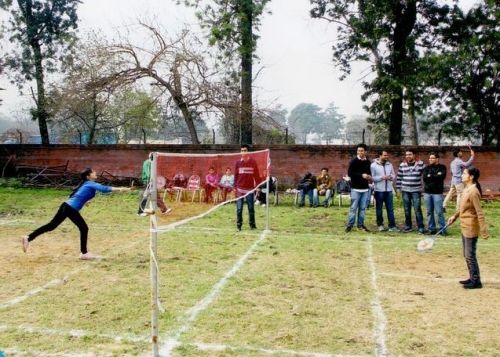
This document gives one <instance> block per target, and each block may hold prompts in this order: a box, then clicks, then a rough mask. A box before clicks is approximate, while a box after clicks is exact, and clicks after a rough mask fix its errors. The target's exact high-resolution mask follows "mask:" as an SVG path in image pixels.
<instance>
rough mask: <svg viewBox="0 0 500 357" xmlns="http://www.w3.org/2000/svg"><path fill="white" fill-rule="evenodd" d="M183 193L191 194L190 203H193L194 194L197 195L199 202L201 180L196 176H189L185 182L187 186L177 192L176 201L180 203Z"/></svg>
mask: <svg viewBox="0 0 500 357" xmlns="http://www.w3.org/2000/svg"><path fill="white" fill-rule="evenodd" d="M183 192H192V193H193V195H192V197H191V202H194V198H195V197H196V193H198V197H199V199H200V202H201V179H200V176H198V175H191V176H190V177H189V180H188V181H187V185H186V187H185V188H182V189H181V190H179V193H178V195H177V201H180V199H181V196H182V193H183Z"/></svg>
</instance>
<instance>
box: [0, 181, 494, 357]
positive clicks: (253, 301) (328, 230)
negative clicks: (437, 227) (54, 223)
mask: <svg viewBox="0 0 500 357" xmlns="http://www.w3.org/2000/svg"><path fill="white" fill-rule="evenodd" d="M67 195H68V191H64V190H34V189H12V188H0V246H1V249H0V281H1V289H0V351H1V352H2V353H3V354H4V355H5V356H125V355H127V356H136V355H145V356H147V355H151V344H150V337H149V336H150V329H151V327H150V320H151V308H150V283H149V272H150V267H149V260H150V257H149V220H148V219H147V218H142V217H138V216H136V215H135V212H136V207H137V203H138V198H137V196H136V195H134V194H114V195H107V196H103V195H101V196H98V197H96V198H95V199H94V200H93V201H92V203H91V205H90V206H89V207H86V208H84V210H83V211H82V214H83V216H84V218H85V219H86V220H87V223H88V225H89V227H90V233H89V249H90V251H91V252H93V253H95V254H98V255H102V256H103V257H104V258H103V259H102V260H98V261H93V262H83V261H80V260H79V259H78V253H79V252H78V248H79V243H78V230H77V228H76V227H75V226H73V225H72V223H71V222H65V223H63V224H62V225H61V226H60V227H59V228H58V229H57V230H55V231H53V232H50V233H48V234H46V235H45V236H41V237H39V238H38V239H37V240H36V241H35V242H33V243H32V245H31V246H30V251H29V252H28V254H24V253H23V252H22V251H21V245H20V237H21V236H22V235H25V234H27V233H29V232H30V231H31V230H33V229H34V228H36V227H38V226H39V225H41V224H44V223H46V222H47V221H48V220H50V218H52V216H53V214H54V213H55V211H56V209H57V208H58V206H59V205H60V203H61V202H62V201H63V200H64V199H65V197H66V196H67ZM282 201H283V202H281V203H280V205H278V206H276V207H274V206H272V207H271V208H270V214H271V230H270V231H264V230H262V228H263V227H264V221H265V216H264V212H265V210H264V208H262V207H256V211H257V225H258V228H259V229H258V230H256V231H250V230H248V225H246V224H245V225H244V230H243V231H242V232H237V231H236V229H235V206H234V205H233V204H230V205H227V206H225V207H223V208H221V209H220V210H218V211H216V212H214V213H213V214H211V215H209V216H207V217H205V218H202V219H199V220H195V221H193V222H191V223H188V224H186V225H183V226H181V227H178V228H177V229H175V230H170V231H167V232H165V233H162V234H160V235H159V239H158V263H159V266H160V300H161V304H162V306H163V308H164V309H165V312H164V313H163V314H162V315H161V316H160V346H161V350H162V354H164V355H166V354H169V353H170V352H171V354H172V355H174V356H263V355H273V356H372V355H380V356H383V355H392V356H408V355H414V356H498V354H499V351H500V334H499V333H498V321H500V310H499V309H498V307H499V306H500V259H498V256H499V255H500V242H499V241H498V239H497V238H498V237H499V235H500V227H499V223H498V222H500V202H493V203H484V205H483V207H484V208H485V210H486V219H487V222H488V225H489V227H490V233H491V236H492V238H491V239H490V240H488V241H483V240H481V241H480V242H479V244H478V259H479V264H480V267H481V273H482V278H483V285H484V288H483V289H481V290H472V291H466V290H464V289H462V287H461V286H460V284H458V282H457V281H458V280H459V279H462V278H464V277H466V275H467V270H466V266H465V262H464V259H463V257H462V250H461V241H460V235H459V229H458V225H455V226H453V227H452V228H451V229H450V231H449V232H450V233H451V234H450V236H448V237H445V238H438V241H437V243H436V245H435V247H434V249H433V250H432V251H430V252H426V253H423V254H422V253H417V252H416V249H415V247H416V244H417V242H418V241H419V240H420V239H422V236H419V235H417V234H411V233H410V234H402V233H390V234H388V233H386V232H384V233H378V232H377V233H363V232H358V231H356V230H354V231H353V232H351V233H349V234H345V233H344V221H345V219H346V215H347V207H345V206H344V207H341V208H339V207H338V206H336V207H330V208H328V209H325V208H316V209H311V208H300V209H299V208H297V207H294V206H293V205H292V203H291V198H289V197H286V198H284V197H283V200H282ZM169 204H171V205H173V204H172V203H169ZM396 206H397V207H398V208H397V215H396V217H397V218H398V219H399V220H398V223H400V222H401V221H402V217H403V214H402V209H401V204H400V202H397V203H396ZM173 208H174V211H173V214H172V215H170V216H167V217H160V218H159V220H160V223H161V225H167V224H169V223H172V222H174V221H176V220H179V219H181V218H185V217H186V216H189V215H194V214H197V213H201V212H202V211H203V210H206V209H207V206H206V205H205V204H194V205H193V204H186V203H182V204H175V205H173ZM367 212H368V213H367V223H368V224H367V225H368V227H369V228H372V229H373V230H375V228H376V227H375V224H374V222H375V217H374V215H375V212H374V209H373V208H371V209H369V210H368V211H367ZM424 213H425V212H424ZM244 219H245V223H247V212H246V208H245V211H244ZM0 355H1V353H0Z"/></svg>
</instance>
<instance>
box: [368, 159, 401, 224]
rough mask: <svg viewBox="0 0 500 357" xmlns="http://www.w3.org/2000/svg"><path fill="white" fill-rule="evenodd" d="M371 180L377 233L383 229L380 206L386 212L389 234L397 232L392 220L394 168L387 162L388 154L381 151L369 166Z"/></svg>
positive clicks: (394, 222)
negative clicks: (373, 191)
mask: <svg viewBox="0 0 500 357" xmlns="http://www.w3.org/2000/svg"><path fill="white" fill-rule="evenodd" d="M370 169H371V173H372V180H373V183H374V190H375V211H376V214H377V226H378V231H379V232H382V231H384V230H385V228H384V217H383V214H382V206H383V205H385V209H386V211H387V220H388V221H389V222H388V224H389V226H388V227H389V232H398V231H399V229H398V228H397V227H396V221H395V219H394V203H393V195H392V191H393V185H392V182H393V181H394V179H395V178H396V173H395V172H394V167H393V166H392V164H391V163H390V162H389V154H388V153H387V151H385V150H382V151H379V153H378V159H375V160H374V161H373V163H372V164H371V166H370Z"/></svg>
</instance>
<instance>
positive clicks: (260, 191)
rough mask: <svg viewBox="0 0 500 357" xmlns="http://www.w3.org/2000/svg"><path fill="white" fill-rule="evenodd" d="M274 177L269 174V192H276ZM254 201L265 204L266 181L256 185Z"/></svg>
mask: <svg viewBox="0 0 500 357" xmlns="http://www.w3.org/2000/svg"><path fill="white" fill-rule="evenodd" d="M276 181H277V179H276V177H274V176H269V192H270V193H274V192H276ZM256 193H257V194H256V203H257V204H258V205H259V204H261V205H263V206H265V205H266V199H267V184H266V182H264V183H262V184H260V185H259V186H258V187H257V190H256Z"/></svg>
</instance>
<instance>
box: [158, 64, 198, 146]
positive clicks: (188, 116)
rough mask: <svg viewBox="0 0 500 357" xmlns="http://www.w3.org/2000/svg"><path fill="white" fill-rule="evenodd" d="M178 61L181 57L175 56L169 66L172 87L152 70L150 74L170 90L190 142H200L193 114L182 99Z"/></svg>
mask: <svg viewBox="0 0 500 357" xmlns="http://www.w3.org/2000/svg"><path fill="white" fill-rule="evenodd" d="M180 61H181V59H180V58H178V57H176V59H175V62H174V65H173V66H172V68H171V72H172V75H173V77H174V86H173V87H172V86H171V85H170V84H169V83H167V82H165V81H164V80H163V79H161V78H160V77H158V76H157V75H156V74H154V73H153V72H150V76H151V77H153V78H155V79H156V80H157V81H158V82H159V83H162V84H163V85H164V86H165V87H166V88H167V90H168V91H169V92H170V95H171V96H172V98H173V99H174V102H175V104H177V106H178V107H179V109H180V111H181V113H182V117H183V118H184V121H185V122H186V125H187V127H188V130H189V135H190V136H191V143H192V144H195V145H199V144H200V140H199V139H198V134H197V132H196V127H195V126H194V121H193V115H192V113H191V110H189V107H188V105H187V103H186V101H185V100H184V95H183V94H182V83H181V76H180V74H179V71H178V67H179V66H180Z"/></svg>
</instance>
